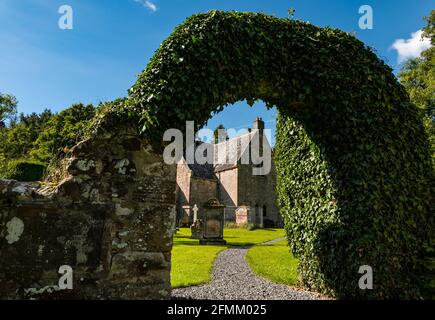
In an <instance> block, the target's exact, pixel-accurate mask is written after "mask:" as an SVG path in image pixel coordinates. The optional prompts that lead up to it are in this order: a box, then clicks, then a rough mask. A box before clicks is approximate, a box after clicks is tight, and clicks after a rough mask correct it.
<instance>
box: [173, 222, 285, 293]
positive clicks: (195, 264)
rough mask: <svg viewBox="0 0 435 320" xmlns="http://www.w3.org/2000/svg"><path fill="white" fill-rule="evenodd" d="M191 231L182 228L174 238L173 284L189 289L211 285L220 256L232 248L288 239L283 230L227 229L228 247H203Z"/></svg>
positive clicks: (174, 286) (225, 235) (225, 232)
mask: <svg viewBox="0 0 435 320" xmlns="http://www.w3.org/2000/svg"><path fill="white" fill-rule="evenodd" d="M190 235H191V233H190V229H189V228H181V229H180V231H178V232H177V233H176V234H175V235H174V246H173V249H172V268H171V285H172V287H173V288H178V287H187V286H192V285H198V284H202V283H206V282H209V281H210V280H211V271H212V268H213V263H214V260H215V259H216V257H217V254H218V253H219V252H220V251H222V250H225V249H227V248H229V247H231V246H248V245H255V244H259V243H262V242H265V241H269V240H273V239H276V238H280V237H284V235H285V234H284V230H283V229H256V230H252V231H248V230H244V229H224V239H225V240H226V241H227V245H226V246H210V245H199V240H196V239H190Z"/></svg>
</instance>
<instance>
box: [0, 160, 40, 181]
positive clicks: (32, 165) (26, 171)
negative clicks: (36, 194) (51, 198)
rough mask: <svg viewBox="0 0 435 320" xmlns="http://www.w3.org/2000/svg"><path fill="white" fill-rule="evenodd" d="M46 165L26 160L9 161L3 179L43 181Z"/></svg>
mask: <svg viewBox="0 0 435 320" xmlns="http://www.w3.org/2000/svg"><path fill="white" fill-rule="evenodd" d="M45 169H46V166H45V164H43V163H40V162H36V161H26V160H13V161H9V162H8V164H7V167H6V172H5V173H3V174H2V178H3V179H13V180H17V181H41V180H42V179H43V177H44V172H45Z"/></svg>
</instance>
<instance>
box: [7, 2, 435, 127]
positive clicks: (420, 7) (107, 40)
mask: <svg viewBox="0 0 435 320" xmlns="http://www.w3.org/2000/svg"><path fill="white" fill-rule="evenodd" d="M64 4H67V5H70V6H71V7H72V8H73V14H74V15H73V18H74V20H73V23H74V24H73V29H72V30H61V29H60V28H59V27H58V20H59V18H60V16H61V15H60V14H59V13H58V10H59V7H60V6H61V5H64ZM365 4H367V5H370V6H372V8H373V17H374V27H373V29H372V30H360V29H359V27H358V20H359V18H360V14H359V13H358V9H359V7H360V6H361V5H365ZM290 7H293V8H295V9H296V14H295V19H301V20H305V21H309V22H311V23H313V24H315V25H318V26H331V27H336V28H340V29H342V30H345V31H349V32H356V36H357V37H358V38H359V39H360V40H362V41H363V42H365V43H366V44H367V45H369V46H371V47H374V48H375V49H376V52H377V53H378V55H379V57H381V58H382V59H384V60H385V61H386V63H388V64H389V65H390V66H391V67H393V68H394V69H395V71H397V70H399V69H398V68H399V65H398V60H399V59H400V58H401V57H399V56H398V51H397V50H396V49H392V45H393V43H395V41H396V45H395V47H396V48H397V49H398V50H400V52H401V54H402V56H403V57H407V56H415V55H417V54H418V52H419V51H420V50H421V48H420V49H419V46H421V42H419V41H416V40H415V39H414V41H412V40H407V39H410V38H411V34H412V33H415V32H416V31H418V30H420V29H421V28H422V27H423V26H424V21H423V17H424V16H426V15H428V14H429V12H430V10H431V9H433V8H434V1H431V0H370V1H369V0H362V1H359V0H231V1H230V0H149V1H146V0H92V1H91V0H61V1H58V0H0V92H2V93H11V94H14V95H15V96H16V97H17V99H18V100H19V105H18V109H19V111H20V112H24V113H30V112H40V111H42V110H43V109H44V108H50V109H52V110H54V111H60V110H62V109H64V108H66V107H68V106H69V105H71V104H72V103H75V102H83V103H98V102H100V101H107V100H112V99H114V98H117V97H123V96H125V95H126V94H127V90H128V88H130V87H131V85H132V84H133V83H134V82H135V79H136V76H137V75H138V74H139V73H140V72H141V71H142V70H143V69H144V68H145V66H146V64H147V63H148V61H149V59H150V57H151V56H152V55H153V53H154V51H155V50H156V49H157V48H158V47H159V45H160V43H161V42H162V41H163V40H164V39H165V38H166V37H167V36H168V35H169V34H170V33H171V31H172V30H173V29H174V27H176V26H177V25H178V24H180V23H181V22H183V20H184V19H185V18H187V17H188V16H190V15H192V14H194V13H198V12H206V11H208V10H210V9H221V10H237V11H255V12H264V13H267V14H271V15H274V16H279V17H286V16H287V10H288V8H290ZM414 36H415V37H416V34H414ZM398 39H403V40H399V41H397V40H398ZM403 57H402V60H403ZM256 116H261V117H263V119H264V120H265V121H266V122H267V123H266V126H267V127H274V125H275V124H274V118H275V116H276V111H275V110H269V111H267V110H266V109H265V108H264V106H263V104H262V103H257V104H256V105H255V106H254V107H253V108H249V107H247V106H246V105H245V104H244V103H239V104H237V105H235V106H230V107H228V108H226V109H225V110H224V111H223V112H222V113H220V114H218V115H217V116H215V117H214V118H213V119H212V120H211V121H210V122H209V127H210V128H214V127H216V126H217V125H218V124H219V123H223V124H224V125H225V126H226V127H231V128H241V127H248V126H250V124H251V123H252V121H253V119H254V118H255V117H256Z"/></svg>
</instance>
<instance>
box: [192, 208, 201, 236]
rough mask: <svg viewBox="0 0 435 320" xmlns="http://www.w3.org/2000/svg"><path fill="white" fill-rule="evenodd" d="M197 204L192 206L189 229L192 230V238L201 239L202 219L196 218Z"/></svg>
mask: <svg viewBox="0 0 435 320" xmlns="http://www.w3.org/2000/svg"><path fill="white" fill-rule="evenodd" d="M198 210H199V209H198V206H197V205H196V204H195V205H194V206H193V209H192V211H193V223H192V225H191V226H190V231H191V232H192V236H191V238H192V239H201V237H202V220H201V219H198Z"/></svg>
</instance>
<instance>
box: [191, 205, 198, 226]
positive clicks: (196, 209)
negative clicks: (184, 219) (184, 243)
mask: <svg viewBox="0 0 435 320" xmlns="http://www.w3.org/2000/svg"><path fill="white" fill-rule="evenodd" d="M192 210H193V223H195V222H196V220H198V206H197V205H196V204H195V205H194V206H193V209H192Z"/></svg>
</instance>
